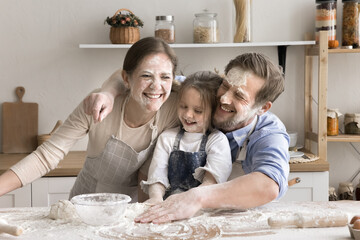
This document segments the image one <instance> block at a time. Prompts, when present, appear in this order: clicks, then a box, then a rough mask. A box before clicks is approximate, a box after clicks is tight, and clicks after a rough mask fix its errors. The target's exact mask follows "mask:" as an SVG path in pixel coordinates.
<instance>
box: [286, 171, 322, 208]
mask: <svg viewBox="0 0 360 240" xmlns="http://www.w3.org/2000/svg"><path fill="white" fill-rule="evenodd" d="M296 177H298V178H300V182H299V183H296V184H294V185H292V186H290V187H289V189H288V191H287V192H286V194H285V196H284V197H282V198H281V199H280V201H282V202H284V201H315V202H318V201H328V199H329V197H328V186H329V172H328V171H323V172H291V173H290V175H289V179H293V178H296Z"/></svg>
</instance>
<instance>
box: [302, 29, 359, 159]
mask: <svg viewBox="0 0 360 240" xmlns="http://www.w3.org/2000/svg"><path fill="white" fill-rule="evenodd" d="M339 53H343V54H350V53H360V49H359V48H357V49H342V48H337V49H328V36H327V31H321V32H320V39H319V44H317V45H314V46H306V47H305V148H306V149H310V150H311V142H316V143H317V149H318V156H319V157H320V159H322V160H325V161H327V144H328V142H360V136H359V135H354V134H339V135H338V136H327V126H326V125H327V88H328V58H329V54H339ZM314 56H316V57H318V59H317V63H318V77H317V78H318V109H317V115H318V121H317V127H318V132H317V133H315V132H313V130H312V106H311V103H312V99H313V96H312V81H313V79H312V78H313V76H312V66H313V62H312V61H313V57H314Z"/></svg>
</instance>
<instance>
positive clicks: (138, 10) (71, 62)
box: [0, 0, 360, 187]
mask: <svg viewBox="0 0 360 240" xmlns="http://www.w3.org/2000/svg"><path fill="white" fill-rule="evenodd" d="M341 7H342V5H341V1H338V36H341V35H340V34H341V27H340V26H341ZM120 8H128V9H130V10H132V11H133V12H134V13H135V14H136V15H138V16H140V17H141V18H142V19H143V20H144V22H145V26H144V28H142V29H141V36H142V37H146V36H153V31H154V30H153V29H154V25H155V16H156V15H164V14H172V15H174V16H175V24H176V40H177V42H178V43H189V42H192V21H193V19H194V13H198V12H201V11H203V10H204V9H207V10H209V11H210V12H216V13H218V20H219V23H220V33H221V41H222V42H231V41H232V36H233V28H234V7H233V2H232V0H221V1H219V0H197V1H192V0H182V1H175V0H152V1H147V0H134V1H124V0H117V1H115V0H106V1H100V0H76V1H73V0H32V1H27V0H1V1H0V11H1V14H0V30H1V37H0V53H1V58H0V83H1V84H0V86H1V87H0V102H1V103H2V102H5V101H10V102H13V101H15V100H16V98H15V94H14V89H15V87H17V86H24V87H25V89H26V93H25V96H24V98H23V101H25V102H36V103H38V104H39V134H43V133H48V132H50V131H51V129H52V128H53V126H54V125H55V123H56V121H57V120H59V119H60V120H65V119H66V117H67V116H68V115H69V114H70V113H71V111H72V110H73V109H74V108H75V107H76V106H77V105H78V104H79V103H80V102H81V100H82V99H83V98H84V97H85V96H86V95H87V94H88V93H89V92H90V91H91V90H93V89H94V88H97V87H99V86H100V85H101V84H102V82H103V81H104V80H105V79H106V78H107V77H108V76H110V75H111V73H112V72H113V71H115V70H116V69H117V68H119V67H120V66H121V64H122V61H123V57H124V54H125V53H126V50H125V49H80V48H79V44H81V43H110V40H109V38H108V34H109V26H107V25H104V24H103V23H104V20H105V18H106V17H107V16H112V15H113V14H114V13H115V12H116V10H117V9H120ZM314 16H315V0H292V1H282V0H272V1H268V0H257V1H253V16H252V20H253V24H252V26H253V41H256V42H266V41H290V40H293V41H296V40H303V38H304V34H305V33H306V32H312V31H313V28H314ZM338 39H340V37H338ZM247 51H258V52H263V53H265V54H266V55H268V56H269V57H271V58H272V59H273V60H274V61H277V49H276V47H256V48H255V47H252V48H211V49H176V52H177V54H178V57H179V60H180V67H179V71H181V72H183V73H184V74H190V73H192V72H194V71H196V70H213V69H217V70H219V71H220V72H222V71H223V69H224V66H225V65H226V63H227V62H228V61H229V60H230V59H231V58H233V57H235V56H236V55H238V54H241V53H243V52H247ZM287 54H288V55H287V66H286V90H285V92H284V93H283V94H282V95H281V96H280V98H279V99H278V100H277V101H276V102H275V104H274V105H273V108H272V111H273V112H274V113H276V114H277V115H278V116H279V117H280V118H281V119H282V120H283V122H284V123H285V125H286V127H287V128H288V129H289V130H295V131H298V132H299V138H300V139H299V142H300V143H303V139H304V133H303V128H304V123H303V119H304V114H303V109H304V103H303V100H304V93H303V92H304V83H303V80H304V47H303V46H291V47H288V50H287ZM359 60H360V55H358V54H351V55H350V54H349V55H346V54H341V55H332V56H331V57H330V59H329V87H328V88H329V99H328V101H329V107H332V108H335V107H337V108H339V109H340V111H342V112H344V113H345V112H353V113H355V112H357V113H358V112H360V106H359V104H358V102H359V101H358V92H359V90H358V89H360V86H359V85H360V81H358V80H359V76H360V72H359V71H360V70H359V68H358V67H357V65H358V63H359ZM315 69H316V67H315ZM314 76H315V77H316V73H315V74H314ZM315 87H316V86H315ZM315 90H316V89H315ZM316 102H317V99H314V104H315V105H316ZM341 127H342V126H341ZM342 128H343V127H342ZM0 134H1V133H0ZM0 141H1V140H0ZM86 142H87V139H84V140H82V141H80V142H79V143H78V144H76V145H75V146H74V147H73V150H85V149H86ZM353 146H354V148H353V147H352V146H351V145H350V144H349V143H336V144H335V143H330V144H329V152H328V155H329V159H328V160H329V162H330V184H331V185H332V186H335V187H337V186H338V183H339V182H340V181H347V180H349V179H350V178H351V177H352V175H353V174H355V173H356V171H357V170H358V168H359V167H360V156H359V154H358V153H357V152H356V151H355V149H359V150H360V146H359V144H358V143H355V144H354V145H353ZM357 181H358V180H357V179H356V180H355V182H354V183H355V184H356V183H357Z"/></svg>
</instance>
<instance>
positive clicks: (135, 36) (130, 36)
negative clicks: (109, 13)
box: [110, 8, 140, 44]
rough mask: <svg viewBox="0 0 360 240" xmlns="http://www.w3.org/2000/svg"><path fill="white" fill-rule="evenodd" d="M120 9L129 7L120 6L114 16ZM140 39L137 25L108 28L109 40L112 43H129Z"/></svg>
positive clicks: (123, 9) (124, 9)
mask: <svg viewBox="0 0 360 240" xmlns="http://www.w3.org/2000/svg"><path fill="white" fill-rule="evenodd" d="M121 11H128V12H129V13H132V14H133V12H131V11H130V10H129V9H126V8H122V9H119V10H117V11H116V13H115V14H114V16H116V15H117V14H118V13H119V12H121ZM139 39H140V30H139V28H138V27H111V28H110V41H111V43H113V44H127V43H128V44H131V43H135V42H137V41H138V40H139Z"/></svg>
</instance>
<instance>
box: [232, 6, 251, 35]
mask: <svg viewBox="0 0 360 240" xmlns="http://www.w3.org/2000/svg"><path fill="white" fill-rule="evenodd" d="M234 5H235V11H236V12H235V14H236V15H235V17H236V19H235V21H236V22H235V23H236V31H235V35H234V42H250V41H251V40H252V36H251V34H252V33H251V31H252V27H251V22H252V19H251V17H252V13H251V10H252V7H251V5H252V0H234Z"/></svg>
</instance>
